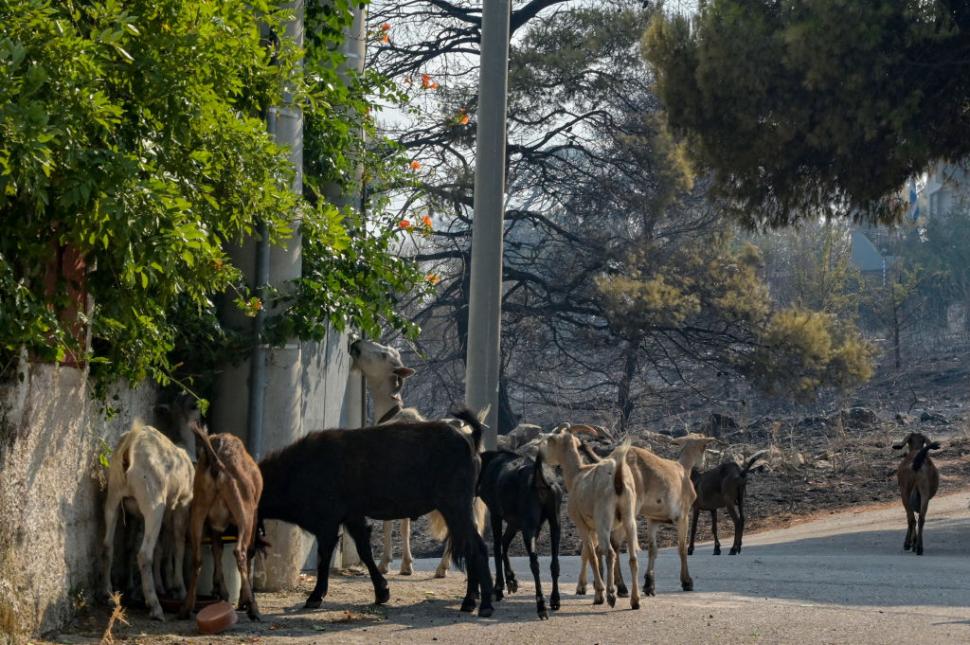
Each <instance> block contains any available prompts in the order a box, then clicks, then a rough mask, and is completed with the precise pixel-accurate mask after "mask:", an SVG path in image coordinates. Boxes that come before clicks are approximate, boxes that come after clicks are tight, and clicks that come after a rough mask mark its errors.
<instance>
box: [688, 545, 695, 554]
mask: <svg viewBox="0 0 970 645" xmlns="http://www.w3.org/2000/svg"><path fill="white" fill-rule="evenodd" d="M687 555H694V547H692V546H689V547H687Z"/></svg>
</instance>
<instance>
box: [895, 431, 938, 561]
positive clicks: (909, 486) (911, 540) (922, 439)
mask: <svg viewBox="0 0 970 645" xmlns="http://www.w3.org/2000/svg"><path fill="white" fill-rule="evenodd" d="M907 446H908V447H909V452H907V453H906V455H905V456H904V457H903V460H902V461H901V462H899V468H897V469H896V479H897V481H898V482H899V494H900V495H901V496H902V498H903V508H905V509H906V540H905V541H904V542H903V550H904V551H909V550H910V549H912V550H913V553H915V554H916V555H923V524H924V522H926V509H927V508H928V507H929V505H930V499H932V498H933V496H934V495H936V491H937V489H938V488H939V487H940V473H939V471H938V470H937V469H936V464H934V463H933V460H932V459H930V454H929V453H930V450H939V448H940V444H938V443H937V442H935V441H933V442H931V441H930V440H929V438H927V437H926V436H924V435H922V434H920V433H918V432H910V433H909V434H908V435H906V438H905V439H903V440H902V441H900V442H899V443H897V444H894V445H893V449H894V450H902V449H903V448H906V447H907ZM917 514H919V520H918V521H917V518H916V515H917Z"/></svg>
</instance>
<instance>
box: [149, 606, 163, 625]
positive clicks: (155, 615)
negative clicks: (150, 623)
mask: <svg viewBox="0 0 970 645" xmlns="http://www.w3.org/2000/svg"><path fill="white" fill-rule="evenodd" d="M148 615H149V616H150V617H151V619H152V620H157V621H158V622H160V623H164V622H165V612H163V611H162V608H161V607H156V608H155V609H152V611H151V613H150V614H148Z"/></svg>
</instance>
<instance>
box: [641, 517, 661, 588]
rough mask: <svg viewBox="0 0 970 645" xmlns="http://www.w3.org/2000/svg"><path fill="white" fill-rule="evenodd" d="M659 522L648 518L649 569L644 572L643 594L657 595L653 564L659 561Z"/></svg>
mask: <svg viewBox="0 0 970 645" xmlns="http://www.w3.org/2000/svg"><path fill="white" fill-rule="evenodd" d="M659 527H660V525H659V524H657V523H656V522H654V521H652V520H647V571H646V573H644V574H643V595H644V596H655V595H657V591H656V581H655V579H654V575H653V566H654V563H655V562H656V561H657V529H658V528H659Z"/></svg>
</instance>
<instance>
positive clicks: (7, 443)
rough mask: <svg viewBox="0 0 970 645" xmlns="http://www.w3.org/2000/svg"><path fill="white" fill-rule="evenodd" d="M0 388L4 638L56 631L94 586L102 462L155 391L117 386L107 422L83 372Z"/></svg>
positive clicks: (39, 371) (34, 369)
mask: <svg viewBox="0 0 970 645" xmlns="http://www.w3.org/2000/svg"><path fill="white" fill-rule="evenodd" d="M22 376H23V380H21V381H19V382H15V383H11V384H4V385H0V635H2V636H0V641H2V640H4V639H3V636H6V637H7V639H12V640H20V639H23V638H25V637H28V636H30V635H32V634H38V633H44V632H46V631H50V630H53V629H56V628H58V627H60V626H62V625H63V624H65V623H66V622H67V621H68V620H70V618H71V616H72V615H73V613H74V611H75V609H76V607H77V605H79V604H81V603H83V602H91V601H92V599H93V597H94V592H95V590H96V589H98V588H99V582H100V562H101V537H102V535H103V533H104V526H103V524H104V522H103V520H102V517H103V513H102V509H101V507H102V503H103V492H102V490H101V484H100V483H99V481H98V471H99V468H100V467H99V465H98V456H99V454H101V453H102V451H103V449H104V446H112V447H113V446H114V445H115V443H116V442H117V440H118V437H119V436H120V435H121V434H122V433H123V432H125V431H126V430H127V429H128V428H129V427H130V426H131V422H132V420H133V419H134V418H135V417H136V416H137V417H141V418H143V419H145V420H146V421H149V422H151V421H152V419H153V416H154V415H153V413H152V411H153V406H154V403H155V399H156V394H157V393H156V389H155V388H154V387H150V386H144V387H141V388H138V389H127V388H119V389H118V390H117V391H116V392H115V394H114V396H112V397H110V398H109V403H110V404H111V406H112V407H113V408H116V409H117V410H118V412H117V414H115V415H114V416H112V417H111V418H110V419H109V418H107V417H106V415H105V413H104V407H103V405H102V403H100V402H98V401H95V400H92V398H91V390H90V386H89V384H88V382H87V374H86V372H85V371H83V370H79V369H75V368H70V367H57V366H53V365H31V366H29V367H28V368H27V369H26V372H25V373H24V374H23V375H22Z"/></svg>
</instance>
